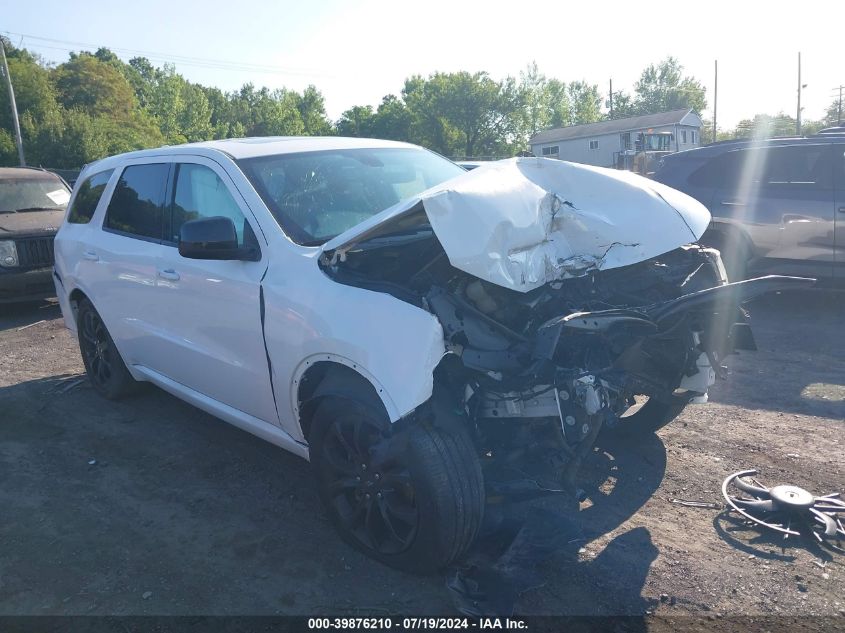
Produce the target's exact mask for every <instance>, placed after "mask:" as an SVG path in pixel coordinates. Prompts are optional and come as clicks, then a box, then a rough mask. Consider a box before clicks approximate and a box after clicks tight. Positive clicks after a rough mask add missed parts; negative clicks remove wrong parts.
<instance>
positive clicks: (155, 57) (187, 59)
mask: <svg viewBox="0 0 845 633" xmlns="http://www.w3.org/2000/svg"><path fill="white" fill-rule="evenodd" d="M4 33H5V34H6V35H8V36H11V35H15V36H18V37H21V38H24V39H29V40H36V41H38V42H49V43H50V44H64V45H65V46H54V45H50V44H37V43H30V44H29V46H33V47H36V48H47V49H54V50H62V51H68V52H73V51H75V50H77V48H76V47H81V48H86V49H94V50H96V49H98V48H107V49H109V50H110V51H112V52H114V53H116V54H117V53H121V54H123V55H125V56H129V55H132V56H144V57H147V58H148V59H149V60H150V61H157V62H165V63H166V62H170V63H173V64H182V65H186V66H196V67H200V68H208V69H213V70H232V71H238V72H258V73H269V74H280V75H305V76H327V73H321V72H318V71H314V70H306V69H301V68H284V67H281V66H272V65H269V64H253V63H249V62H239V61H229V60H222V59H210V58H204V57H193V56H189V55H175V54H170V53H157V52H155V51H146V50H141V49H133V48H123V47H112V46H104V45H96V44H90V43H86V42H76V41H71V40H60V39H55V38H49V37H41V36H38V35H31V34H27V33H16V32H14V31H4ZM68 46H71V47H74V48H68Z"/></svg>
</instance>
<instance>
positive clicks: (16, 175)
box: [0, 167, 70, 303]
mask: <svg viewBox="0 0 845 633" xmlns="http://www.w3.org/2000/svg"><path fill="white" fill-rule="evenodd" d="M69 199H70V190H69V188H68V186H67V184H66V183H65V181H64V180H62V179H61V178H60V177H59V176H57V175H56V174H53V173H50V172H48V171H44V170H42V169H34V168H23V167H22V168H17V167H15V168H0V303H10V302H13V301H30V300H33V299H42V298H44V297H50V296H53V295H55V287H54V285H53V238H54V237H55V235H56V231H57V230H58V228H59V226H60V225H61V223H62V218H63V217H64V214H65V209H66V208H67V203H68V200H69Z"/></svg>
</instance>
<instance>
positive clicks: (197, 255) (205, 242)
mask: <svg viewBox="0 0 845 633" xmlns="http://www.w3.org/2000/svg"><path fill="white" fill-rule="evenodd" d="M179 254H180V255H181V256H182V257H187V258H188V259H225V260H240V261H258V260H259V259H260V257H261V255H260V253H259V252H258V249H257V248H252V247H246V248H241V247H239V246H238V234H237V232H236V231H235V223H234V222H232V219H231V218H224V217H221V216H217V217H213V218H200V219H199V220H190V221H189V222H185V223H184V224H183V225H182V228H181V229H180V230H179Z"/></svg>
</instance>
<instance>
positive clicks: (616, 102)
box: [605, 90, 637, 119]
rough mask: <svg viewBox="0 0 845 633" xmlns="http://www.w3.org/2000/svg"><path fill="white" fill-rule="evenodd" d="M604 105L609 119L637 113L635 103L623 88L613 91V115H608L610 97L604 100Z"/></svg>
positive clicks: (622, 117)
mask: <svg viewBox="0 0 845 633" xmlns="http://www.w3.org/2000/svg"><path fill="white" fill-rule="evenodd" d="M605 107H606V108H607V109H608V115H607V116H608V118H610V119H624V118H626V117H630V116H634V115H636V114H637V108H636V104H635V103H634V100H633V99H632V98H631V95H629V94H628V93H627V92H625V91H624V90H620V91H618V92H614V93H613V116H610V99H609V98H608V100H607V101H606V102H605Z"/></svg>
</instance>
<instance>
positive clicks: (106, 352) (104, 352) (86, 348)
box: [76, 299, 139, 400]
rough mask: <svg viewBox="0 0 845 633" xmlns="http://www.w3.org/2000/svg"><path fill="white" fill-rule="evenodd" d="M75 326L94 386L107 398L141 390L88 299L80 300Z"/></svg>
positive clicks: (89, 376)
mask: <svg viewBox="0 0 845 633" xmlns="http://www.w3.org/2000/svg"><path fill="white" fill-rule="evenodd" d="M76 324H77V325H76V329H77V333H78V337H79V351H80V353H81V354H82V363H83V364H84V365H85V373H87V374H88V380H89V381H91V385H92V386H93V387H94V389H95V390H96V391H97V393H99V394H100V395H101V396H103V397H104V398H107V399H109V400H119V399H120V398H124V397H126V396H128V395H131V394H132V393H135V392H136V391H137V390H138V386H139V383H138V382H137V381H136V380H135V379H134V378H132V375H131V374H130V373H129V370H128V369H126V364H125V363H124V362H123V359H122V358H121V357H120V352H118V351H117V347H116V346H115V344H114V340H112V337H111V335H110V334H109V331H108V330H107V329H106V325H105V323H103V319H102V318H100V315H99V313H98V312H97V310H95V309H94V306H93V305H92V304H91V302H90V301H88V299H82V300H81V301H80V302H79V308H78V310H77V321H76Z"/></svg>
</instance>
